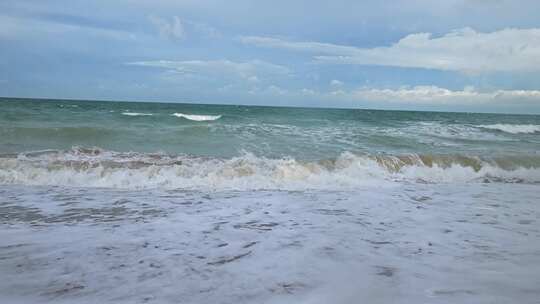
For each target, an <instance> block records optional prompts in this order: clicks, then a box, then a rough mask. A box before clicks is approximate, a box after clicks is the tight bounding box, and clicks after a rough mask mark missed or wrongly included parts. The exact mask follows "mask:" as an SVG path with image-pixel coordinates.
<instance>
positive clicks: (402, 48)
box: [240, 28, 540, 72]
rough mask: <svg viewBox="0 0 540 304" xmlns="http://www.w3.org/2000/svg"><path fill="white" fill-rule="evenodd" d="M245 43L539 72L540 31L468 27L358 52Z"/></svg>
mask: <svg viewBox="0 0 540 304" xmlns="http://www.w3.org/2000/svg"><path fill="white" fill-rule="evenodd" d="M240 40H241V41H242V42H243V43H245V44H250V45H254V46H258V47H268V48H279V49H287V50H292V51H302V52H310V53H313V54H315V56H314V58H315V60H317V61H318V62H324V63H332V64H361V65H381V66H395V67H407V68H426V69H437V70H447V71H461V72H496V71H506V72H516V71H518V72H519V71H539V70H540V29H539V28H531V29H503V30H500V31H495V32H490V33H481V32H477V31H475V30H473V29H470V28H464V29H460V30H455V31H452V32H450V33H447V34H445V35H443V36H440V37H434V36H433V35H432V34H430V33H416V34H411V35H408V36H405V37H404V38H402V39H401V40H399V41H398V42H396V43H395V44H393V45H391V46H388V47H376V48H358V47H352V46H343V45H336V44H330V43H320V42H293V41H287V40H283V39H278V38H269V37H256V36H249V37H241V38H240Z"/></svg>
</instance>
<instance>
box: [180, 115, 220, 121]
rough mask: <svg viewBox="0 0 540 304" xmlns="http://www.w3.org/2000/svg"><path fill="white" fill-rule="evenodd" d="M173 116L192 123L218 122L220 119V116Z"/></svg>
mask: <svg viewBox="0 0 540 304" xmlns="http://www.w3.org/2000/svg"><path fill="white" fill-rule="evenodd" d="M173 116H176V117H180V118H185V119H188V120H193V121H212V120H218V119H220V118H221V115H195V114H184V113H174V114H173Z"/></svg>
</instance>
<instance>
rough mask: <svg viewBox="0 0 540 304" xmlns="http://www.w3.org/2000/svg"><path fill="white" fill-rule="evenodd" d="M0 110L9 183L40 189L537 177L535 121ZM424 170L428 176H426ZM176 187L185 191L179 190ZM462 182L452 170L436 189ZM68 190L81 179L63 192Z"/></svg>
mask: <svg viewBox="0 0 540 304" xmlns="http://www.w3.org/2000/svg"><path fill="white" fill-rule="evenodd" d="M0 108H1V111H0V138H1V141H0V153H2V155H3V161H4V163H3V164H2V166H3V167H2V168H0V170H3V171H1V172H2V173H3V174H2V178H3V180H4V181H5V182H13V183H18V182H22V183H25V182H28V181H29V180H34V179H35V178H36V176H40V178H41V179H43V181H42V182H44V181H46V180H49V178H50V176H47V174H51V172H53V173H55V175H54V176H55V177H58V172H57V171H58V170H74V171H73V172H71V173H65V172H64V173H63V174H64V175H70V174H72V175H73V174H75V175H77V176H79V177H80V176H81V175H82V176H86V175H92V176H93V175H95V174H98V173H96V172H93V171H92V170H94V169H96V168H100V169H103V170H106V172H101V173H99V174H100V176H109V175H107V174H112V173H111V172H112V171H114V170H122V169H125V170H129V171H125V172H124V171H123V174H125V173H126V172H129V173H130V174H135V173H137V174H141V169H144V170H149V168H154V169H155V168H156V166H160V167H159V169H155V170H158V171H159V172H158V173H155V174H154V175H151V177H149V176H147V175H148V174H150V173H148V172H145V173H144V174H146V175H145V176H147V177H146V178H150V179H152V178H155V176H161V178H162V180H160V181H159V182H157V184H155V185H156V186H157V185H162V184H163V183H165V184H168V185H170V186H173V187H182V186H183V185H190V186H193V184H192V183H195V184H197V182H195V179H194V178H195V177H197V178H200V179H201V180H204V181H205V183H208V180H207V179H208V178H215V177H216V176H221V177H223V178H224V179H227V178H228V179H233V180H234V179H235V178H242V179H245V178H246V177H252V178H255V177H257V178H263V177H268V176H272V177H273V178H274V179H273V180H272V183H271V184H267V183H264V182H262V183H261V184H257V185H258V186H256V187H259V186H260V187H263V188H265V187H267V186H275V182H276V180H275V178H277V177H276V175H278V176H279V178H292V179H294V180H295V181H297V180H303V181H309V182H311V180H312V178H313V176H317V177H318V178H320V177H321V176H322V175H321V174H323V173H324V174H325V175H328V174H329V175H331V176H333V177H334V178H336V176H339V177H340V178H341V177H342V176H343V175H342V174H344V173H346V174H347V177H348V179H361V180H365V179H366V178H368V177H369V178H371V177H373V176H374V175H376V176H377V177H381V175H382V176H383V179H395V178H397V177H396V174H400V175H399V176H398V177H399V178H401V177H403V175H405V176H407V177H409V178H412V179H418V178H420V179H427V180H430V179H431V177H432V176H439V175H440V174H439V173H437V172H434V171H433V170H440V169H453V170H454V171H456V170H458V169H459V168H458V169H456V167H460V168H464V169H465V171H463V172H460V173H458V175H459V174H461V175H463V176H469V175H471V176H472V177H473V178H475V179H481V178H495V179H504V180H512V181H516V180H517V181H532V182H537V180H538V178H539V177H538V176H539V172H538V170H539V169H538V168H539V167H540V154H539V151H540V116H538V115H501V114H474V113H438V112H411V111H376V110H352V109H315V108H282V107H279V108H278V107H256V106H230V105H195V104H171V103H134V102H101V101H60V100H31V99H9V98H3V99H1V101H0ZM21 166H22V167H21ZM283 167H285V168H286V169H283ZM413 167H414V169H415V170H414V172H413V173H411V172H410V171H411V170H412V169H411V168H413ZM419 168H420V169H421V170H424V171H425V170H428V171H429V170H430V169H432V170H431V171H430V172H427V171H426V172H424V171H422V172H423V173H422V174H419V173H418V172H419V171H418V169H419ZM38 169H43V170H45V171H46V172H47V173H45V172H42V171H39V172H36V171H35V170H38ZM90 169H92V170H90ZM345 169H346V170H347V172H342V171H343V170H345ZM55 170H56V171H55ZM85 170H86V171H85ZM167 170H169V171H170V172H169V171H167ZM351 170H352V171H354V172H349V171H351ZM381 170H382V171H385V172H382V173H381V172H379V171H381ZM470 170H472V171H471V172H469V171H470ZM501 170H502V171H504V172H502V173H501ZM520 170H521V171H520ZM524 170H528V171H527V172H524ZM164 171H167V172H168V173H167V174H166V175H162V174H163V173H164ZM338 171H339V172H338ZM432 171H433V172H432ZM14 172H16V174H15V173H14ZM21 172H26V173H24V174H23V173H21ZM114 173H115V175H121V174H120V173H119V172H117V171H114ZM338 173H339V174H338ZM336 174H337V175H336ZM366 174H367V176H366ZM411 174H412V175H411ZM448 174H450V175H448ZM22 175H23V176H24V177H21V176H22ZM171 175H174V177H172V176H171ZM177 177H181V178H182V180H181V182H180V181H179V182H178V183H175V182H172V184H171V180H175V179H176V178H177ZM455 177H456V173H455V172H451V171H450V170H447V171H446V173H445V174H443V177H442V178H439V177H438V178H437V179H436V180H437V181H439V180H447V178H451V180H454V178H455ZM257 178H255V179H257ZM186 179H187V180H189V182H186ZM462 179H463V178H462ZM67 180H73V177H71V179H65V178H64V179H62V182H66V181H67ZM82 180H84V179H81V183H84V182H83V181H82ZM34 181H36V180H34ZM152 181H156V180H155V179H152ZM280 181H282V180H280ZM42 182H37V183H38V184H40V183H42ZM250 182H251V181H250ZM321 182H322V181H321ZM107 183H111V181H104V180H102V181H100V182H99V183H98V185H100V186H104V185H106V184H107ZM112 183H113V184H115V185H116V183H114V182H112ZM122 183H125V182H121V183H120V184H122ZM131 183H132V181H130V182H129V184H131ZM201 183H202V181H201ZM284 183H285V182H284ZM339 183H340V184H341V183H342V181H340V182H339ZM146 184H150V185H154V184H153V183H146ZM137 185H139V186H140V184H138V183H137ZM317 185H318V184H317ZM277 187H278V188H279V187H282V184H281V183H280V184H279V186H277Z"/></svg>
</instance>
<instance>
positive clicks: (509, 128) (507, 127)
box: [479, 124, 540, 134]
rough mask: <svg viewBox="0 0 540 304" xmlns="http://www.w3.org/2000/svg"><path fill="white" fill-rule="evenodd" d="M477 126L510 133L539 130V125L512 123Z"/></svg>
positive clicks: (530, 132) (526, 132)
mask: <svg viewBox="0 0 540 304" xmlns="http://www.w3.org/2000/svg"><path fill="white" fill-rule="evenodd" d="M479 127H481V128H484V129H489V130H497V131H502V132H506V133H511V134H520V133H524V134H533V133H537V132H540V125H531V124H529V125H512V124H493V125H480V126H479Z"/></svg>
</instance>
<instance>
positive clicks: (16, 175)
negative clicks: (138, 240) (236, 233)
mask: <svg viewBox="0 0 540 304" xmlns="http://www.w3.org/2000/svg"><path fill="white" fill-rule="evenodd" d="M89 151H90V152H88V153H86V152H85V153H78V152H76V153H72V152H70V153H56V154H54V153H45V154H39V155H37V156H31V155H28V154H26V155H25V156H19V157H17V158H9V157H6V158H0V184H27V185H71V186H80V187H107V188H128V189H145V188H166V189H208V190H220V189H237V190H256V189H279V190H305V189H326V190H333V189H354V188H356V187H360V186H391V185H393V184H394V185H395V184H396V183H400V182H418V181H420V182H428V183H468V182H479V181H480V182H482V181H483V180H485V179H488V180H490V181H494V182H526V183H539V182H540V168H538V167H536V168H525V167H520V166H517V167H515V168H513V169H503V168H501V167H498V166H497V165H492V164H488V163H483V164H482V166H481V167H480V168H479V169H476V170H475V169H473V168H472V167H470V166H464V165H460V164H458V163H454V164H450V165H448V166H441V165H437V164H432V165H427V164H424V163H423V162H422V160H421V159H420V158H418V161H413V162H408V163H403V162H402V161H401V160H400V159H399V158H397V157H396V158H395V164H396V165H398V166H395V167H392V165H393V164H392V162H393V161H394V160H390V161H388V162H387V163H386V165H383V164H381V163H380V162H378V161H377V160H376V159H374V158H373V157H368V156H361V155H360V156H359V155H353V154H351V153H343V154H342V155H341V156H339V157H338V158H337V159H336V160H334V161H329V162H324V161H322V162H301V161H297V160H295V159H292V158H282V159H269V158H264V157H257V156H255V155H253V154H250V153H246V154H244V155H242V156H239V157H235V158H231V159H216V158H204V159H203V158H193V157H186V156H176V157H172V156H165V155H162V156H159V155H150V154H149V155H147V154H138V153H131V154H129V153H127V154H126V153H116V152H105V151H101V150H89ZM77 153H78V154H77Z"/></svg>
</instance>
